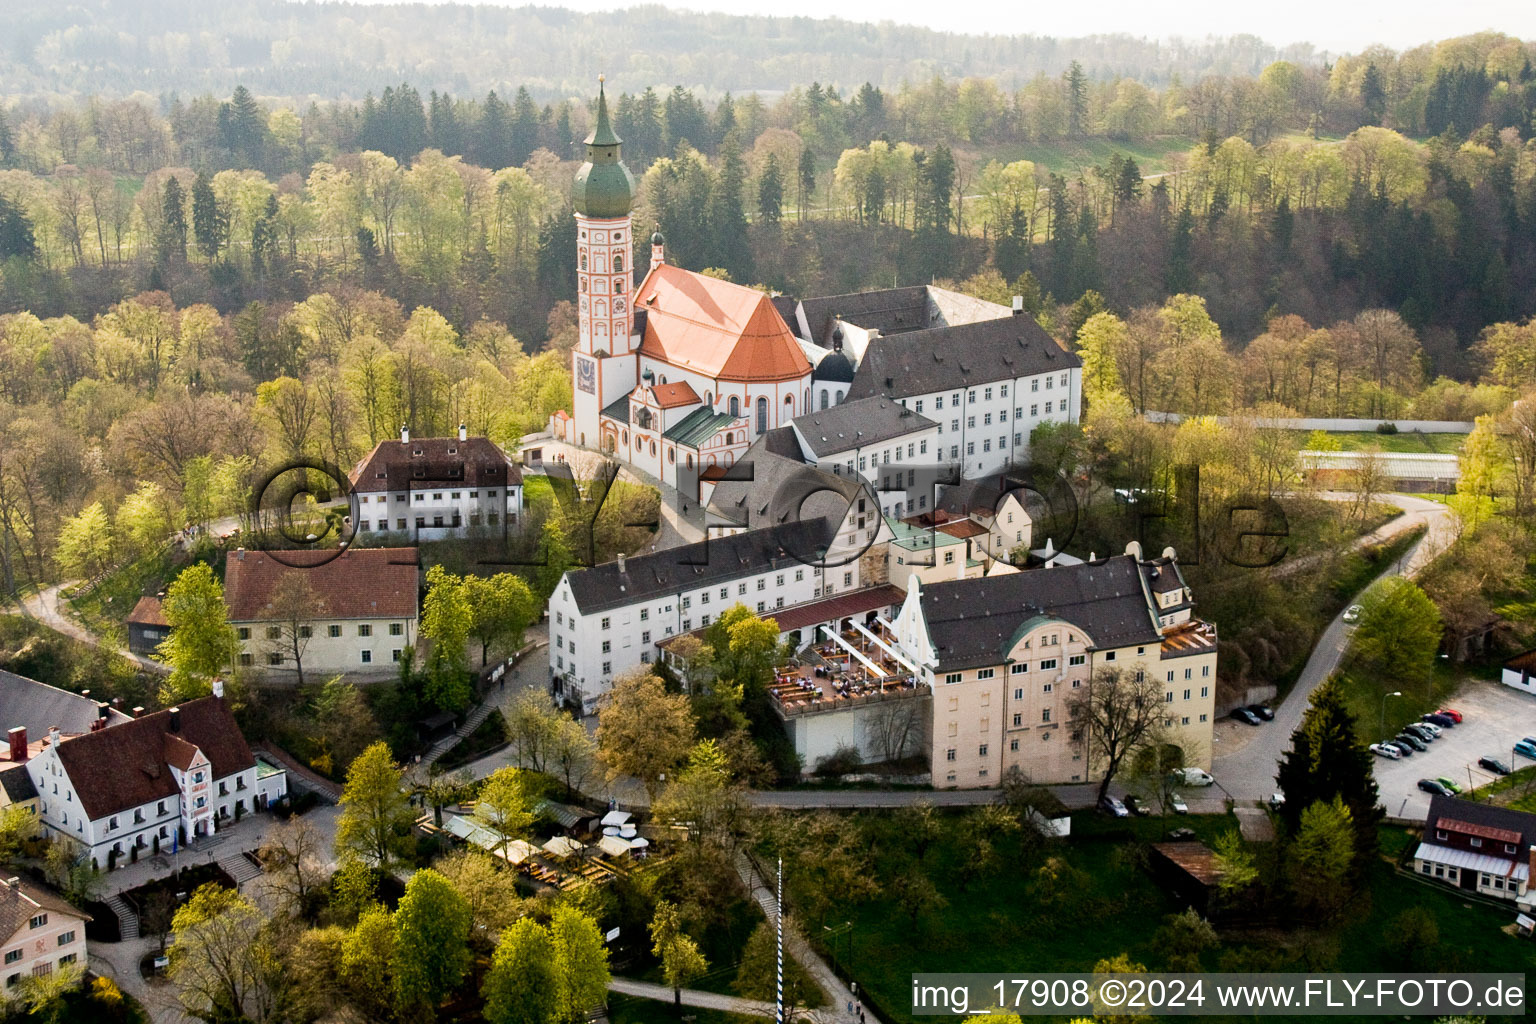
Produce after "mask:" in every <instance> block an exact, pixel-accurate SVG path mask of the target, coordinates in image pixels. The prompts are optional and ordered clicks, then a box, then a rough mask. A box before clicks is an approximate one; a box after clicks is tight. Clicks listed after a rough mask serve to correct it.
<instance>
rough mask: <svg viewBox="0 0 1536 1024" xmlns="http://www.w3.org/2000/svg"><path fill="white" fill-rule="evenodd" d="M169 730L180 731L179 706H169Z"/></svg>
mask: <svg viewBox="0 0 1536 1024" xmlns="http://www.w3.org/2000/svg"><path fill="white" fill-rule="evenodd" d="M170 710H171V732H181V708H179V707H177V708H171V709H170Z"/></svg>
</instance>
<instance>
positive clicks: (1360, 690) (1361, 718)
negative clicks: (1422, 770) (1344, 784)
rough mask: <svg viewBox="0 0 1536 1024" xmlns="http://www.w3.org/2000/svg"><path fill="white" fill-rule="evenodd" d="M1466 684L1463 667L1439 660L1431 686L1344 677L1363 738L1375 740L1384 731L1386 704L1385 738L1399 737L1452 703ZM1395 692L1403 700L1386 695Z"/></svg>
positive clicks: (1352, 674)
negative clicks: (1407, 727) (1406, 728)
mask: <svg viewBox="0 0 1536 1024" xmlns="http://www.w3.org/2000/svg"><path fill="white" fill-rule="evenodd" d="M1465 681H1466V672H1465V671H1464V670H1463V669H1462V667H1460V666H1456V665H1451V664H1449V663H1446V662H1440V661H1438V660H1437V661H1436V663H1435V670H1434V672H1432V673H1431V675H1430V679H1429V681H1428V682H1427V683H1423V682H1420V683H1404V682H1402V681H1401V680H1399V681H1397V682H1394V683H1391V684H1390V685H1389V684H1388V683H1386V682H1382V681H1380V680H1376V679H1371V678H1370V677H1369V676H1366V675H1364V674H1363V673H1360V672H1350V671H1345V672H1344V673H1343V676H1342V683H1343V688H1344V699H1345V702H1346V703H1347V704H1348V705H1349V710H1350V712H1351V713H1352V714H1353V715H1354V716H1355V719H1356V721H1358V722H1359V723H1360V729H1361V731H1362V733H1363V737H1375V736H1376V734H1377V732H1378V731H1379V730H1380V729H1381V728H1382V701H1383V700H1385V701H1386V732H1385V733H1383V734H1382V735H1383V736H1396V735H1397V734H1398V733H1400V732H1402V730H1403V726H1405V725H1407V724H1408V723H1409V722H1417V721H1418V720H1419V716H1420V715H1422V714H1423V713H1424V712H1425V711H1433V710H1434V709H1435V708H1439V707H1444V706H1445V705H1446V704H1449V703H1451V697H1452V695H1453V694H1455V693H1456V691H1458V690H1460V689H1461V687H1462V684H1463V683H1464V682H1465ZM1393 692H1398V693H1401V694H1402V696H1401V697H1393V698H1390V699H1388V698H1387V696H1386V695H1387V694H1389V693H1393ZM1363 737H1362V738H1363ZM1371 742H1375V741H1374V740H1371Z"/></svg>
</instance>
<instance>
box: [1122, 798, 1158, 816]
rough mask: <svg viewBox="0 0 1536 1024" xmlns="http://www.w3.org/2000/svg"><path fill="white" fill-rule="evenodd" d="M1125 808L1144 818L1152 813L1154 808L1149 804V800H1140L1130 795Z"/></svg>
mask: <svg viewBox="0 0 1536 1024" xmlns="http://www.w3.org/2000/svg"><path fill="white" fill-rule="evenodd" d="M1125 809H1126V810H1128V811H1130V812H1131V813H1132V814H1134V815H1137V816H1138V817H1143V818H1144V817H1146V816H1147V815H1149V814H1151V813H1152V808H1150V807H1148V806H1147V802H1146V801H1145V800H1138V799H1137V798H1136V797H1134V796H1128V797H1126V798H1125Z"/></svg>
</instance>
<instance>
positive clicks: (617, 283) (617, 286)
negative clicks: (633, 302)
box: [613, 277, 624, 295]
mask: <svg viewBox="0 0 1536 1024" xmlns="http://www.w3.org/2000/svg"><path fill="white" fill-rule="evenodd" d="M613 290H614V291H616V292H618V293H619V294H620V295H623V294H624V279H623V278H622V277H616V278H614V279H613Z"/></svg>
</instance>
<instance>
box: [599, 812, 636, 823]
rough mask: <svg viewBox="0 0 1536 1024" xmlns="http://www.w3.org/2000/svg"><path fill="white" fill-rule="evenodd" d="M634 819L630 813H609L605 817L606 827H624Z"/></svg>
mask: <svg viewBox="0 0 1536 1024" xmlns="http://www.w3.org/2000/svg"><path fill="white" fill-rule="evenodd" d="M631 817H633V815H631V814H630V813H629V812H628V811H609V812H608V813H607V814H605V815H603V824H604V825H623V824H625V823H626V822H628V821H629V819H630V818H631Z"/></svg>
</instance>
